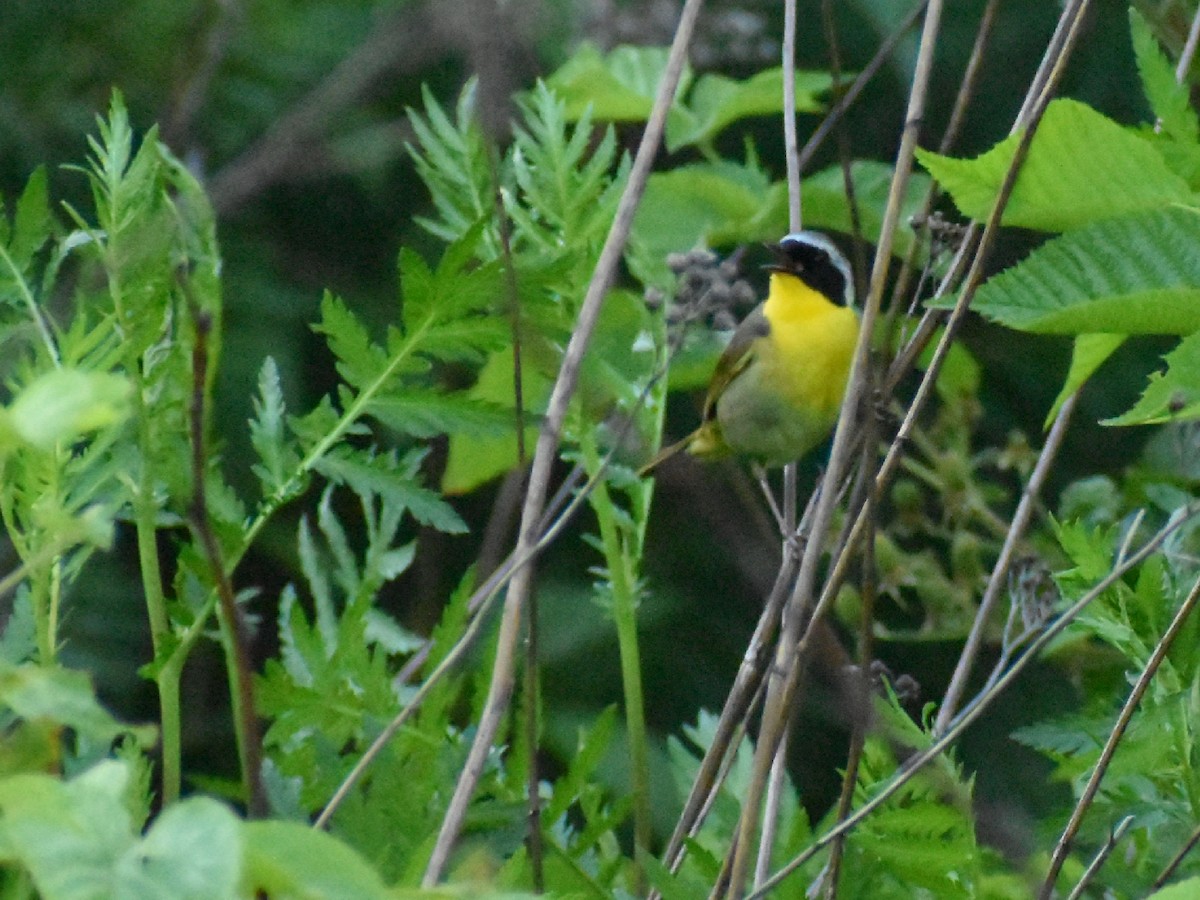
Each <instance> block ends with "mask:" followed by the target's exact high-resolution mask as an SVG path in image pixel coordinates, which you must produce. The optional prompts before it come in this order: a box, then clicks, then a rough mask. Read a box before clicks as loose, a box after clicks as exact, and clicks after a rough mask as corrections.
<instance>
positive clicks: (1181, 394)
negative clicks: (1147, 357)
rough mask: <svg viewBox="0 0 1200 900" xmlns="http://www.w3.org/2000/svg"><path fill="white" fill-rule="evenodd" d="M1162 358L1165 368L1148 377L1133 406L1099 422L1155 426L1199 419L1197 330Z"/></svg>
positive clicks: (1198, 340)
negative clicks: (1118, 414) (1127, 410)
mask: <svg viewBox="0 0 1200 900" xmlns="http://www.w3.org/2000/svg"><path fill="white" fill-rule="evenodd" d="M1163 359H1164V360H1165V361H1166V363H1167V370H1166V371H1165V372H1156V373H1154V374H1153V375H1151V376H1150V383H1149V384H1148V385H1147V386H1146V390H1145V391H1144V392H1143V393H1142V396H1141V398H1140V399H1139V400H1138V402H1137V403H1135V404H1134V406H1133V409H1131V410H1129V412H1127V413H1125V414H1124V415H1120V416H1117V417H1116V418H1113V419H1106V420H1105V421H1104V422H1103V423H1102V424H1104V425H1159V424H1162V423H1163V422H1173V421H1179V422H1186V421H1190V420H1192V419H1197V418H1200V333H1197V334H1191V335H1188V336H1187V337H1186V338H1184V339H1183V340H1182V341H1180V342H1179V346H1178V347H1176V348H1175V349H1174V350H1172V351H1171V352H1170V353H1168V354H1167V355H1166V356H1165V357H1163Z"/></svg>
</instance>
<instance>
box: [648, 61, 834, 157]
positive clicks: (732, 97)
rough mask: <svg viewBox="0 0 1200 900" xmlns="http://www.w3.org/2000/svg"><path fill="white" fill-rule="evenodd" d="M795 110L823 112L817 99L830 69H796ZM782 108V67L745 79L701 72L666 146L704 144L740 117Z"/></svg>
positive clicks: (827, 84) (674, 118) (828, 79)
mask: <svg viewBox="0 0 1200 900" xmlns="http://www.w3.org/2000/svg"><path fill="white" fill-rule="evenodd" d="M795 83H796V111H797V112H804V113H816V112H820V111H821V109H822V105H821V103H820V101H819V100H818V99H817V97H818V96H820V95H821V94H824V93H826V92H827V91H828V90H829V87H830V85H831V84H832V83H833V79H832V77H831V76H830V75H829V73H828V72H806V71H800V72H796V73H795ZM782 111H783V69H782V68H780V67H775V68H773V69H766V70H764V71H762V72H758V73H757V74H755V75H752V76H751V77H750V78H747V79H745V80H743V81H737V80H735V79H733V78H727V77H725V76H724V75H715V74H706V75H702V76H700V78H699V79H697V81H696V86H695V87H694V88H693V89H692V92H691V94H690V95H689V96H688V98H687V102H686V105H685V108H684V109H682V110H680V111H679V113H677V114H676V115H674V116H672V117H671V118H670V119H669V120H668V122H667V139H666V142H667V150H669V151H671V152H672V153H673V152H675V151H676V150H678V149H679V148H680V147H685V146H687V145H689V144H705V143H708V142H709V141H711V140H712V139H713V138H715V137H716V136H717V135H718V134H720V133H721V132H722V131H724V130H725V129H726V128H728V127H729V125H731V124H732V123H733V122H736V121H738V120H739V119H745V118H748V117H750V116H766V115H776V114H779V113H781V112H782Z"/></svg>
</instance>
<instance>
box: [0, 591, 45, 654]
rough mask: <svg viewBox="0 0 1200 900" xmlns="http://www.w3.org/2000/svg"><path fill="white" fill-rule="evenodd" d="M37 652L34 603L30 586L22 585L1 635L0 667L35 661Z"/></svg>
mask: <svg viewBox="0 0 1200 900" xmlns="http://www.w3.org/2000/svg"><path fill="white" fill-rule="evenodd" d="M36 652H37V624H36V623H35V622H34V618H33V602H32V601H31V600H30V597H29V586H28V585H27V584H25V585H22V586H21V587H20V588H19V589H18V590H17V595H16V598H15V599H14V600H13V605H12V612H10V613H9V615H8V621H7V622H5V623H4V631H3V632H2V633H0V666H3V665H13V666H15V665H18V664H20V663H23V662H25V661H26V660H30V659H33V655H34V654H35V653H36Z"/></svg>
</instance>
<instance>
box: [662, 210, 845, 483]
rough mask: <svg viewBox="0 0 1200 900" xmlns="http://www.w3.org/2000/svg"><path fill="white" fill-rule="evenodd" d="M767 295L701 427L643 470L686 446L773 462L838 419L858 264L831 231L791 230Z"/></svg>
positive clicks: (737, 341)
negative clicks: (852, 267) (831, 237)
mask: <svg viewBox="0 0 1200 900" xmlns="http://www.w3.org/2000/svg"><path fill="white" fill-rule="evenodd" d="M770 249H771V251H772V252H773V254H774V256H775V261H774V262H773V263H771V264H770V265H769V266H767V268H768V269H769V270H770V272H771V281H770V287H769V289H768V290H767V299H766V300H764V301H763V302H762V303H760V304H759V305H758V306H757V307H756V308H755V310H754V311H753V312H752V313H750V315H748V316H747V317H746V318H745V320H744V321H743V322H742V324H741V325H739V326H738V328H737V330H736V331H735V332H734V333H733V338H732V339H731V340H730V341H729V346H727V347H726V348H725V351H724V352H723V353H722V354H721V357H720V359H719V360H718V361H717V367H716V370H715V371H714V372H713V376H712V380H711V381H710V382H709V385H708V394H707V396H706V397H705V398H704V409H703V411H702V413H701V424H700V427H699V428H697V429H696V430H695V431H693V432H692V433H691V434H689V435H688V436H687V437H685V438H684V439H683V440H681V441H678V442H677V443H674V444H671V445H670V446H669V447H665V448H664V449H663V450H662V451H661V452H659V454H658V455H657V456H656V457H654V459H652V460H651V461H650V462H649V463H647V464H646V465H645V466H643V467H642V469H641V471H640V473H639V474H641V475H648V474H650V473H651V472H652V471H653V470H654V469H655V468H657V467H658V465H659V464H660V463H662V462H663V461H665V460H667V459H669V458H670V457H672V456H674V455H675V454H676V453H678V452H679V451H681V450H686V451H687V452H688V453H691V454H692V455H693V456H698V457H700V458H702V459H719V458H721V457H723V456H729V455H731V454H737V455H740V456H746V457H749V458H750V459H753V460H755V461H757V462H759V463H761V464H763V465H766V466H781V465H784V464H785V463H789V462H793V461H794V460H797V459H799V458H800V457H802V456H804V455H805V454H806V453H808V452H809V451H810V450H812V449H813V447H815V446H816V445H817V444H819V443H821V441H823V440H824V439H825V438H826V437H828V436H829V433H830V431H832V430H833V426H834V424H835V423H836V421H837V416H838V411H839V409H840V407H841V404H842V396H843V395H844V394H845V392H846V381H847V380H848V378H849V375H850V363H851V359H852V357H853V356H854V346H855V344H856V342H857V341H858V328H859V319H858V313H857V312H856V311H855V310H854V308H853V305H852V296H853V278H852V277H851V274H850V265H849V263H847V262H846V257H844V256H843V255H842V253H841V251H840V250H838V248H837V247H836V246H834V244H833V242H832V241H830V240H829V238H827V237H825V236H824V235H822V234H817V233H815V232H812V231H798V232H795V233H793V234H789V235H785V236H784V238H783V239H782V240H781V241H780V242H779V243H778V244H775V245H773V246H772V247H771V248H770Z"/></svg>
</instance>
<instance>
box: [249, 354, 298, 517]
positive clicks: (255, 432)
mask: <svg viewBox="0 0 1200 900" xmlns="http://www.w3.org/2000/svg"><path fill="white" fill-rule="evenodd" d="M286 422H287V406H286V404H285V403H284V400H283V388H282V387H281V386H280V383H279V368H278V366H276V365H275V359H274V358H273V357H270V356H268V357H267V358H266V359H265V360H263V364H262V368H261V369H260V370H259V372H258V396H257V397H255V398H254V418H252V419H251V420H250V444H251V446H252V447H254V451H255V452H256V453H257V454H258V459H259V462H258V463H256V464H255V465H254V466H253V467H252V468H253V471H254V472H255V474H256V475H258V478H259V480H260V481H261V482H262V486H263V493H264V494H266V495H270V494H273V493H275V492H276V491H278V490H279V489H281V488H282V487H283V486H284V485H285V484H286V483H287V480H288V479H289V478H290V477H291V475H292V473H293V472H294V471H295V469H296V468H297V466H299V464H300V457H299V454H298V453H297V452H296V450H295V448H294V447H292V446H290V444H289V442H288V436H287V428H286Z"/></svg>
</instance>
